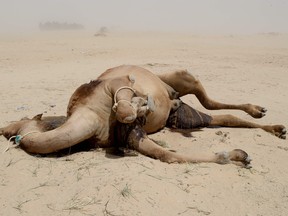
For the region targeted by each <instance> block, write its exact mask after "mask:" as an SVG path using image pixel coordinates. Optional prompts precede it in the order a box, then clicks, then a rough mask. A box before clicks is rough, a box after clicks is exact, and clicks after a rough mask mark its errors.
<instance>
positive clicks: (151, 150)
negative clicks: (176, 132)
mask: <svg viewBox="0 0 288 216" xmlns="http://www.w3.org/2000/svg"><path fill="white" fill-rule="evenodd" d="M128 144H129V147H130V148H133V149H134V150H136V151H138V152H140V153H141V154H144V155H147V156H149V157H152V158H155V159H159V160H161V161H163V162H167V163H189V162H190V163H200V162H206V163H219V164H227V163H235V164H237V165H241V166H244V167H247V168H249V167H250V161H251V159H250V158H249V156H248V154H247V153H246V152H244V151H242V150H239V149H235V150H233V151H230V152H220V153H216V154H207V155H199V154H197V155H192V156H184V155H180V154H177V153H175V152H171V151H168V150H166V149H164V148H162V147H160V146H159V145H157V144H156V143H155V142H153V141H152V140H150V139H149V138H148V137H147V135H146V132H145V131H144V130H143V129H142V128H141V127H140V126H138V125H136V126H135V128H134V129H133V130H132V131H131V132H130V134H129V136H128Z"/></svg>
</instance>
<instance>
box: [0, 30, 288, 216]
mask: <svg viewBox="0 0 288 216" xmlns="http://www.w3.org/2000/svg"><path fill="white" fill-rule="evenodd" d="M0 50H1V52H0V75H1V77H0V98H1V105H0V119H1V121H0V126H5V125H7V124H8V123H9V122H10V121H12V120H18V119H20V118H22V117H25V116H28V117H32V116H34V115H35V114H38V113H43V112H44V113H45V115H63V114H65V111H66V106H67V103H68V100H69V97H70V95H71V94H72V93H73V91H74V90H75V89H76V88H77V87H78V86H79V85H81V84H82V83H85V82H88V81H90V80H91V79H95V78H96V77H97V76H98V75H99V74H100V73H102V72H103V71H104V70H105V69H107V68H110V67H114V66H118V65H121V64H135V65H139V66H143V67H145V68H147V69H150V70H151V71H153V72H155V73H164V72H165V71H171V70H174V69H182V68H186V69H189V70H190V71H191V72H192V73H194V74H195V75H197V76H198V77H199V79H200V80H201V81H202V83H203V84H204V86H205V88H206V89H207V91H208V93H209V95H210V96H211V97H212V98H214V99H216V100H218V101H222V102H229V103H230V102H231V103H247V102H250V103H254V104H259V105H263V106H265V107H266V108H267V109H268V113H267V115H266V117H264V118H263V119H260V120H254V119H252V118H251V117H250V116H248V115H247V114H245V113H244V112H241V111H227V110H226V111H207V110H205V109H204V108H202V106H201V105H200V104H199V102H198V101H197V99H196V98H195V97H194V96H192V95H189V96H185V97H184V98H183V100H185V101H186V102H188V103H190V104H193V106H194V107H196V108H198V109H200V110H202V111H205V112H207V113H209V114H212V113H213V114H215V113H231V114H235V115H237V116H239V117H242V118H244V119H246V120H252V121H256V122H259V123H263V124H284V125H286V126H288V114H287V112H286V111H287V106H288V101H287V96H288V85H287V83H288V74H287V73H288V35H279V34H259V35H249V36H243V35H242V36H241V35H238V36H235V35H229V36H199V35H189V34H176V33H174V34H172V33H147V32H146V33H129V34H128V33H125V34H124V33H110V34H108V36H107V37H94V36H93V33H87V32H78V33H74V32H66V33H43V34H41V33H39V34H37V35H33V36H17V37H16V36H10V37H4V36H2V37H1V38H0ZM285 107H286V108H285ZM219 131H221V132H222V135H221V133H218V132H219ZM151 137H153V138H154V139H157V140H165V141H166V142H167V144H168V145H169V146H168V147H169V148H170V149H174V150H177V151H178V152H180V153H185V154H189V153H192V152H218V151H222V150H232V149H234V148H241V149H243V150H245V151H247V152H248V153H249V154H250V155H251V157H252V158H253V161H252V165H253V168H252V169H250V170H248V169H242V168H239V167H236V166H234V165H218V164H205V163H202V164H170V165H169V164H165V163H162V162H160V161H157V160H154V159H151V158H148V157H145V156H142V155H139V156H138V157H115V156H112V155H109V154H107V153H106V152H105V150H101V149H99V150H95V151H90V152H79V153H75V154H72V155H68V156H65V157H60V158H55V157H44V158H43V157H38V156H31V155H28V154H27V153H25V152H24V151H23V150H21V149H15V148H12V149H10V150H9V151H8V152H6V153H2V151H3V150H4V149H5V148H6V146H7V144H8V143H7V141H6V140H5V138H4V137H0V151H1V153H0V155H1V156H0V215H5V216H8V215H29V216H31V215H42V216H48V215H49V216H50V215H61V216H62V215H111V216H120V215H133V216H134V215H181V216H182V215H183V216H184V215H241V216H242V215H243V216H256V215H259V216H260V215H274V216H278V215H283V216H284V215H288V205H287V203H288V152H287V151H288V145H287V144H288V143H287V140H280V139H278V138H277V137H274V136H272V135H270V134H267V133H265V132H264V131H262V130H260V129H235V128H232V129H231V128H217V129H211V128H210V129H209V128H205V129H203V130H200V131H194V132H192V133H191V137H184V136H183V135H181V134H179V133H175V132H171V131H169V130H168V129H164V130H162V131H160V132H158V133H156V134H153V135H151Z"/></svg>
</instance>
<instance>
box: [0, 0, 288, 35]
mask: <svg viewBox="0 0 288 216" xmlns="http://www.w3.org/2000/svg"><path fill="white" fill-rule="evenodd" d="M287 11H288V1H286V0H241V1H239V0H215V1H212V0H201V1H200V0H199V1H196V0H178V1H176V0H157V1H155V0H145V1H139V0H121V1H117V0H105V1H102V0H101V1H100V0H82V1H80V0H78V1H76V0H49V1H39V0H25V1H22V0H9V1H5V0H1V8H0V27H1V30H0V32H1V33H5V32H15V33H21V32H33V31H39V28H38V26H39V24H40V23H45V22H60V23H72V24H73V23H77V24H80V25H83V26H84V27H85V29H87V30H96V29H99V28H100V27H102V26H105V27H107V28H109V29H114V30H137V31H185V32H192V33H208V34H210V33H212V34H213V33H263V32H278V33H287V32H288V25H287V20H288V13H287Z"/></svg>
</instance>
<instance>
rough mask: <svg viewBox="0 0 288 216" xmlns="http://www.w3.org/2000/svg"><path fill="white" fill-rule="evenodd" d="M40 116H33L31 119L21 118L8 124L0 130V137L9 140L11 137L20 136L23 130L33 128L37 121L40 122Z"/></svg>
mask: <svg viewBox="0 0 288 216" xmlns="http://www.w3.org/2000/svg"><path fill="white" fill-rule="evenodd" d="M41 117H42V114H39V115H36V116H34V117H33V118H32V119H29V118H23V119H21V120H20V121H15V122H12V123H11V124H9V125H8V126H6V127H3V128H0V135H3V136H4V137H6V139H10V138H11V137H12V136H16V135H18V134H20V132H21V131H22V130H23V129H25V130H26V129H28V128H30V127H31V128H32V127H34V128H35V125H36V124H37V122H38V121H39V120H41Z"/></svg>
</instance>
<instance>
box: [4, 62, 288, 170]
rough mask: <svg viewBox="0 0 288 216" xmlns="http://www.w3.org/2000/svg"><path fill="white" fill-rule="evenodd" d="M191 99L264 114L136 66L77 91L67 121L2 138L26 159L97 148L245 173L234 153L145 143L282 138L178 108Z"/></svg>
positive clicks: (37, 120) (276, 131) (49, 120)
mask: <svg viewBox="0 0 288 216" xmlns="http://www.w3.org/2000/svg"><path fill="white" fill-rule="evenodd" d="M186 94H194V95H196V97H197V98H198V99H199V101H200V102H201V104H202V105H203V106H204V107H205V108H207V109H212V110H215V109H239V110H242V111H244V112H246V113H248V114H249V115H251V116H252V117H254V118H261V117H263V116H264V115H265V112H266V109H265V108H263V107H260V106H256V105H252V104H240V105H233V104H223V103H219V102H216V101H214V100H212V99H210V98H209V97H208V96H207V94H206V92H205V89H204V88H203V86H202V84H201V83H200V81H199V80H197V79H195V78H194V77H193V75H191V74H190V73H189V72H187V71H186V70H182V71H175V72H172V73H166V74H163V75H159V76H157V75H155V74H153V73H151V72H149V71H148V70H146V69H143V68H141V67H137V66H119V67H115V68H112V69H108V70H107V71H106V72H104V73H103V74H101V75H100V76H99V77H98V78H97V79H96V80H94V81H91V82H90V83H87V84H84V85H82V86H80V87H79V88H78V89H77V90H76V91H75V92H74V94H73V95H72V97H71V99H70V101H69V104H68V108H67V117H43V118H42V115H37V116H35V117H34V118H32V119H22V120H20V121H17V122H14V123H11V124H10V125H8V126H7V127H4V128H1V129H0V135H4V136H5V137H6V138H7V139H10V140H11V139H13V138H15V142H16V143H17V144H19V145H20V147H22V148H23V149H24V150H25V151H27V152H29V153H37V154H47V153H52V152H57V151H59V150H62V149H65V148H68V147H71V146H73V145H76V144H78V143H80V142H83V141H86V142H88V141H89V143H93V144H94V146H97V147H103V148H105V147H111V146H117V147H121V146H122V147H123V146H124V147H128V148H130V149H134V150H136V151H138V152H140V153H142V154H144V155H147V156H149V157H152V158H155V159H159V160H161V161H164V162H168V163H173V162H178V163H183V162H193V163H194V162H214V163H220V164H226V163H235V164H238V165H239V164H240V165H242V166H246V167H248V166H249V164H250V160H251V159H250V157H249V156H248V154H247V153H246V152H244V151H243V150H240V149H235V150H232V151H229V152H225V151H223V152H220V153H216V154H213V153H211V154H207V155H199V154H195V155H194V156H192V155H190V156H189V155H185V156H184V155H180V154H178V153H175V152H171V151H169V150H166V149H164V148H162V147H160V146H159V145H157V144H156V143H155V142H154V141H152V140H151V139H149V138H148V136H147V133H148V134H149V133H154V132H157V131H159V130H161V129H163V128H164V127H165V126H166V127H170V128H178V129H182V130H185V129H193V128H197V127H206V126H212V127H213V126H224V127H243V128H262V129H263V130H265V131H267V132H269V133H271V134H273V135H275V136H277V137H279V138H283V139H285V138H286V129H285V127H284V126H283V125H260V124H256V123H252V122H248V121H244V120H241V119H239V118H237V117H234V116H232V115H212V116H209V115H206V114H204V113H201V112H199V111H197V110H194V109H193V108H191V107H190V106H188V105H186V104H185V103H183V102H181V100H180V99H179V98H180V97H181V96H183V95H186Z"/></svg>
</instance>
